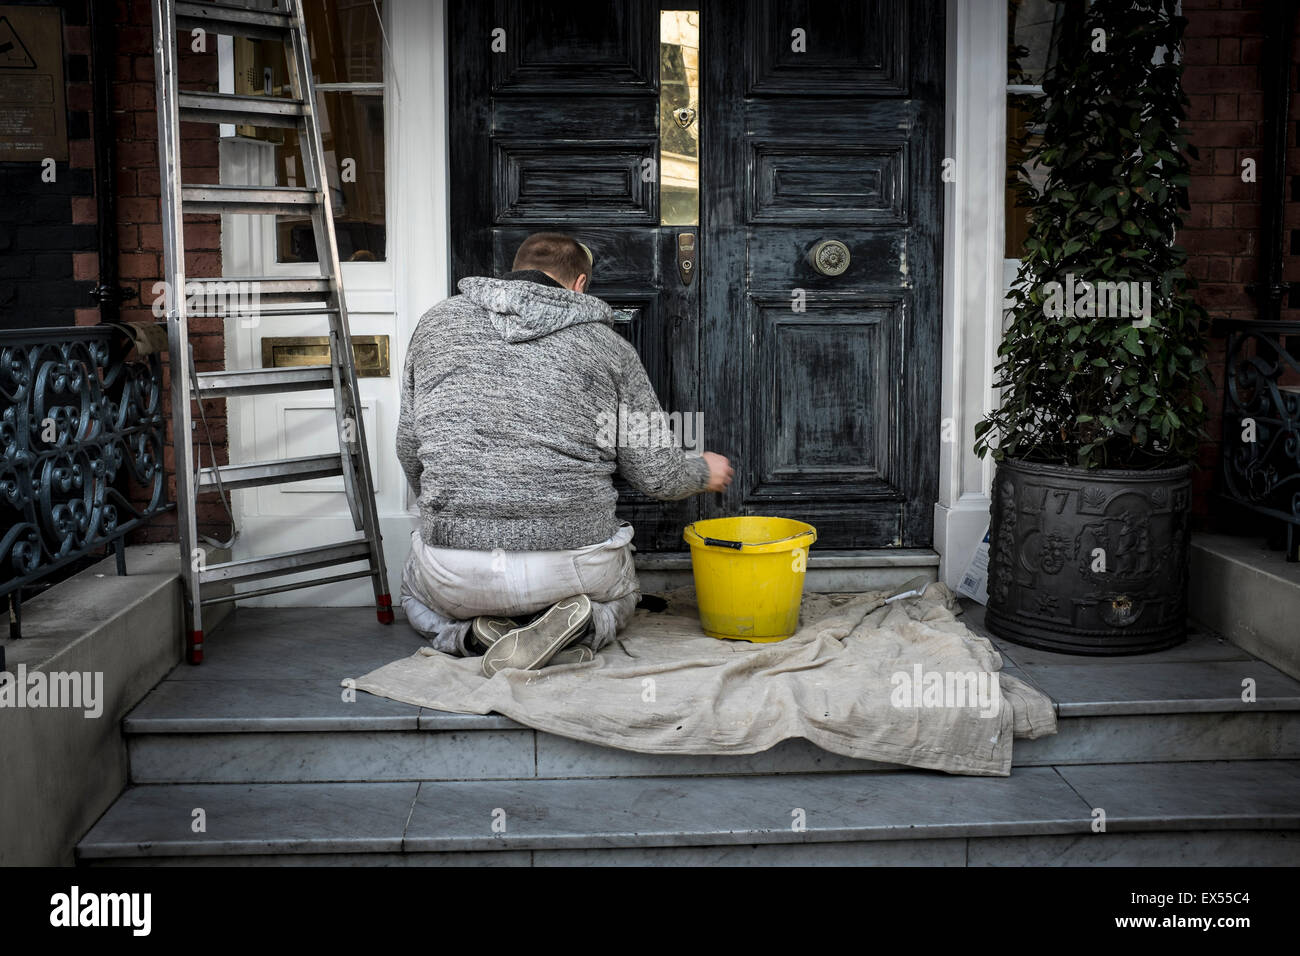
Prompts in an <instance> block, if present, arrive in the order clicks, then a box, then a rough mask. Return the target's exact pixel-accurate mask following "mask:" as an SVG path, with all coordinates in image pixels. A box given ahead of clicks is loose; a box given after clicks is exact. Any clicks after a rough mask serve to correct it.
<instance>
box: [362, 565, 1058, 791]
mask: <svg viewBox="0 0 1300 956" xmlns="http://www.w3.org/2000/svg"><path fill="white" fill-rule="evenodd" d="M886 594H887V592H880V591H876V592H866V593H863V594H806V595H805V596H804V601H803V608H802V610H801V612H800V628H799V630H798V631H797V632H796V633H795V635H794V636H793V637H791V638H789V639H787V640H785V641H781V642H779V643H775V644H750V643H746V642H743V641H720V640H717V639H715V638H711V637H708V636H707V635H705V634H704V633H703V632H702V631H701V630H700V625H699V618H698V616H697V614H696V608H695V603H694V592H693V589H691V588H681V589H678V590H676V591H673V592H670V593H669V594H668V595H667V597H668V602H669V603H668V608H667V609H666V610H665V611H663V612H661V613H651V612H649V611H646V610H638V611H637V612H636V615H635V616H634V618H633V619H632V622H631V623H630V624H629V625H628V627H627V628H626V629H625V630H624V631H623V632H622V633H621V634H620V635H619V636H618V638H617V639H616V640H615V642H614V643H613V644H610V645H609V646H608V647H606V648H605V649H603V650H602V651H601V652H600V654H599V655H598V656H597V657H596V659H595V660H594V661H591V662H589V663H585V664H570V665H567V666H557V667H548V668H545V669H543V670H540V671H523V670H516V669H510V670H505V671H501V672H499V673H497V674H496V675H495V676H494V677H492V678H491V679H488V678H485V677H483V676H482V674H481V673H480V671H479V663H480V659H479V658H477V657H475V658H456V657H450V656H448V655H445V654H441V653H439V652H437V651H434V650H433V649H432V648H422V649H421V650H420V651H418V652H417V653H415V654H413V655H411V656H410V657H405V658H402V659H401V660H397V661H394V662H392V663H391V664H386V665H384V666H383V667H380V668H378V669H377V670H374V671H371V672H370V673H369V674H366V675H365V676H364V677H360V678H357V679H356V682H355V686H356V687H357V688H358V689H360V690H364V691H367V692H369V693H372V694H377V695H379V696H381V697H390V698H392V699H394V700H401V701H406V702H407V703H411V704H418V705H420V706H423V707H430V708H434V709H437V710H444V711H452V712H456V713H466V714H488V713H493V712H495V713H498V714H503V715H505V716H507V717H509V718H511V719H513V720H515V721H517V722H519V723H521V724H524V725H526V726H528V727H532V728H535V729H537V730H543V731H546V732H547V733H553V734H559V735H561V736H564V737H570V738H573V739H575V740H585V741H588V742H591V743H594V744H600V745H602V746H606V747H616V748H619V749H622V750H632V751H637V752H640V753H653V754H751V753H758V752H760V751H764V750H767V749H768V748H770V747H772V746H774V745H776V744H777V743H779V742H781V741H782V740H786V739H787V738H791V737H803V738H805V739H807V740H809V741H811V742H812V743H814V744H816V745H817V746H819V747H821V748H822V749H824V750H828V751H830V752H832V753H837V754H843V755H845V756H849V757H857V758H860V759H864V760H876V761H882V762H886V763H895V764H904V765H907V766H912V767H924V768H929V769H934V770H943V771H946V772H949V773H958V774H974V775H982V776H1006V775H1008V774H1009V773H1010V771H1011V747H1012V739H1013V737H1025V738H1034V737H1041V736H1043V735H1046V734H1052V733H1055V732H1056V714H1055V711H1054V709H1053V706H1052V702H1051V700H1050V699H1049V698H1048V697H1047V696H1046V695H1044V694H1043V693H1042V692H1041V691H1039V690H1037V689H1036V688H1034V687H1032V686H1030V685H1029V684H1026V683H1025V682H1023V681H1021V680H1018V679H1017V678H1015V677H1012V676H1011V675H1009V674H1003V673H1000V670H1001V667H1002V658H1001V656H1000V655H999V654H998V652H997V650H996V649H995V648H994V647H993V645H992V643H991V642H990V641H989V640H988V639H987V638H984V637H981V636H979V635H977V634H974V633H973V632H971V631H970V630H969V629H968V628H967V627H966V626H965V625H963V624H962V623H961V621H960V620H959V619H958V618H957V617H956V615H955V614H954V610H955V603H954V599H953V595H952V592H951V591H949V590H948V589H947V588H946V587H944V586H943V585H931V586H930V588H929V589H928V590H927V591H926V593H925V595H924V596H922V597H920V598H910V599H907V600H903V601H898V602H895V603H894V604H890V605H886V604H885V603H884V598H885V596H886ZM981 675H982V677H981Z"/></svg>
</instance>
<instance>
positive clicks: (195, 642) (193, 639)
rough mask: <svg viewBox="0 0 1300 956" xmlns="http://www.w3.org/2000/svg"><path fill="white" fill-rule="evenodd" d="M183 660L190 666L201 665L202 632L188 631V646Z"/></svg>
mask: <svg viewBox="0 0 1300 956" xmlns="http://www.w3.org/2000/svg"><path fill="white" fill-rule="evenodd" d="M185 659H186V660H187V661H189V662H190V663H191V664H202V663H203V632H202V631H190V640H189V646H188V647H187V648H186V651H185Z"/></svg>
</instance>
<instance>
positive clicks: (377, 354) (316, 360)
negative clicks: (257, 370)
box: [262, 335, 388, 378]
mask: <svg viewBox="0 0 1300 956" xmlns="http://www.w3.org/2000/svg"><path fill="white" fill-rule="evenodd" d="M352 357H353V360H354V361H355V362H356V365H357V378H387V377H388V336H387V335H354V336H352ZM329 364H330V340H329V336H327V335H299V336H285V337H282V338H266V339H262V367H263V368H292V367H293V366H296V365H329Z"/></svg>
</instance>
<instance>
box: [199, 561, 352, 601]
mask: <svg viewBox="0 0 1300 956" xmlns="http://www.w3.org/2000/svg"><path fill="white" fill-rule="evenodd" d="M374 576H375V572H374V571H372V570H370V569H369V568H367V569H366V570H364V571H345V572H344V573H343V574H331V575H330V576H329V577H327V578H311V579H310V580H307V581H289V582H287V583H285V584H273V585H271V586H270V587H267V588H257V589H256V590H255V591H236V592H234V593H233V594H216V595H213V596H212V597H208V598H203V600H202V601H200V602H199V603H200V604H202V605H203V606H204V607H208V606H209V605H211V604H229V603H230V602H231V601H242V600H243V599H244V598H255V597H262V596H263V595H265V594H280V593H281V592H283V591H297V590H298V589H299V588H318V587H320V586H321V585H322V584H340V583H342V582H343V581H355V580H356V579H357V578H372V577H374Z"/></svg>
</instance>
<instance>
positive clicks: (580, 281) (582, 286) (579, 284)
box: [573, 273, 591, 292]
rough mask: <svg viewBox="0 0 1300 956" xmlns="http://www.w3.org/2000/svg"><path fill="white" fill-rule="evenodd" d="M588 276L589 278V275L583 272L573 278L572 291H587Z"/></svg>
mask: <svg viewBox="0 0 1300 956" xmlns="http://www.w3.org/2000/svg"><path fill="white" fill-rule="evenodd" d="M590 278H591V276H589V275H586V274H585V273H584V274H583V275H580V276H578V278H576V279H574V280H573V291H574V292H586V291H587V280H588V279H590Z"/></svg>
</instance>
